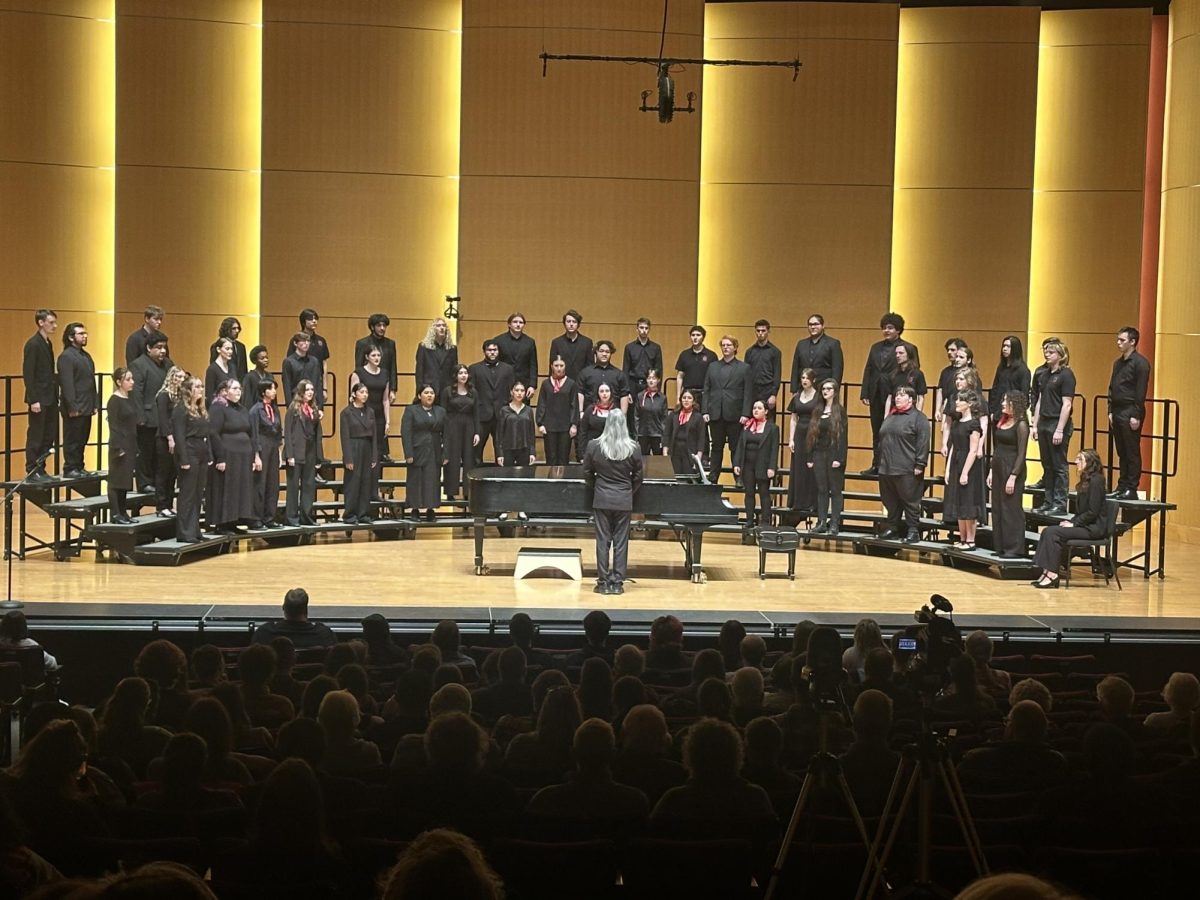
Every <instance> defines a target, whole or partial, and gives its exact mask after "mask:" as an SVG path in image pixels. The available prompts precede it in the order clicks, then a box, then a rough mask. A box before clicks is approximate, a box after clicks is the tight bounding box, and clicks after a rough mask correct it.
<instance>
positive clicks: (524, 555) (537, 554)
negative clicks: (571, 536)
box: [513, 547, 583, 581]
mask: <svg viewBox="0 0 1200 900" xmlns="http://www.w3.org/2000/svg"><path fill="white" fill-rule="evenodd" d="M538 569H557V570H558V571H559V572H562V573H563V574H564V575H566V576H567V577H568V578H570V579H571V580H572V581H583V551H582V550H580V549H579V548H578V547H563V548H554V547H522V548H521V549H520V550H518V551H517V565H516V567H515V568H514V569H513V578H514V579H515V580H517V581H520V580H521V579H522V578H524V577H525V576H526V575H530V574H532V573H533V572H536V571H537V570H538Z"/></svg>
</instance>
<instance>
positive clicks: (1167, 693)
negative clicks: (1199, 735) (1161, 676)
mask: <svg viewBox="0 0 1200 900" xmlns="http://www.w3.org/2000/svg"><path fill="white" fill-rule="evenodd" d="M1162 697H1163V701H1164V702H1165V703H1166V704H1167V706H1168V707H1170V709H1168V710H1167V711H1166V712H1155V713H1150V715H1148V716H1146V722H1145V724H1146V730H1147V731H1150V732H1152V733H1154V734H1157V735H1161V736H1164V737H1183V736H1185V735H1186V734H1187V730H1188V725H1189V724H1190V723H1191V720H1192V713H1193V712H1194V711H1195V710H1196V708H1197V706H1200V681H1198V680H1197V679H1196V676H1195V675H1193V674H1192V673H1191V672H1174V673H1172V675H1171V677H1170V678H1169V679H1167V684H1166V686H1165V687H1164V688H1163V691H1162Z"/></svg>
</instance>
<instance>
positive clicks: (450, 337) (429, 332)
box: [421, 316, 455, 350]
mask: <svg viewBox="0 0 1200 900" xmlns="http://www.w3.org/2000/svg"><path fill="white" fill-rule="evenodd" d="M438 322H441V323H442V324H443V325H445V326H446V343H444V344H443V345H442V346H443V347H445V348H446V349H447V350H450V349H453V348H454V346H455V343H454V332H453V331H452V330H451V328H450V323H449V322H447V321H446V320H445V319H443V318H442V317H441V316H438V317H437V318H436V319H434V320H433V321H432V322H430V323H429V327H428V328H427V329H425V337H423V338H421V346H422V347H424V348H425V349H426V350H432V349H433V348H434V347H436V346H437V340H436V339H435V338H434V334H433V329H434V326H435V325H437V323H438Z"/></svg>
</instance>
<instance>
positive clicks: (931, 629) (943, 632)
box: [897, 594, 963, 695]
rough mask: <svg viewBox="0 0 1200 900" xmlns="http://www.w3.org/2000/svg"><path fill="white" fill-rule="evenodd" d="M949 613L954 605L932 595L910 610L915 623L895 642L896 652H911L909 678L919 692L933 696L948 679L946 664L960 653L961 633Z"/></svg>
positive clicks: (948, 667)
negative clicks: (927, 601)
mask: <svg viewBox="0 0 1200 900" xmlns="http://www.w3.org/2000/svg"><path fill="white" fill-rule="evenodd" d="M953 612H954V604H952V603H951V602H950V601H949V600H947V599H946V598H945V597H943V596H942V595H941V594H934V595H933V596H931V597H930V598H929V603H927V604H925V605H923V606H922V607H921V608H920V609H918V610H917V611H916V612H914V613H913V619H914V620H915V621H916V622H917V624H916V625H910V626H909V627H908V628H906V629H905V631H904V636H902V637H901V638H900V639H899V641H898V644H897V650H898V651H901V652H903V651H909V652H912V653H913V656H912V658H911V659H910V660H909V663H908V667H907V671H908V674H909V681H910V683H911V684H912V686H913V688H914V689H915V690H917V691H919V692H921V693H923V694H929V695H933V694H935V693H937V692H938V691H939V690H941V688H942V687H944V686H945V685H946V684H947V683H948V682H949V680H950V663H951V662H953V661H954V660H955V659H956V658H957V657H959V656H961V655H962V653H963V639H962V633H961V632H960V631H959V630H958V626H957V625H955V624H954V619H953V618H952V613H953ZM938 613H945V614H946V615H945V616H941V615H938Z"/></svg>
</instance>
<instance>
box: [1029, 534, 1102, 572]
mask: <svg viewBox="0 0 1200 900" xmlns="http://www.w3.org/2000/svg"><path fill="white" fill-rule="evenodd" d="M1091 536H1092V535H1091V533H1090V532H1089V531H1088V530H1087V529H1086V528H1080V527H1079V526H1077V525H1051V526H1050V527H1049V528H1044V529H1043V530H1042V536H1041V538H1040V539H1039V540H1038V545H1037V553H1035V554H1034V556H1033V561H1034V563H1035V564H1036V565H1037V566H1038V568H1040V569H1045V570H1046V571H1047V572H1057V571H1058V567H1059V566H1060V565H1061V564H1062V552H1063V546H1064V545H1065V544H1066V542H1067V541H1082V540H1087V539H1088V538H1090V537H1091Z"/></svg>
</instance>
